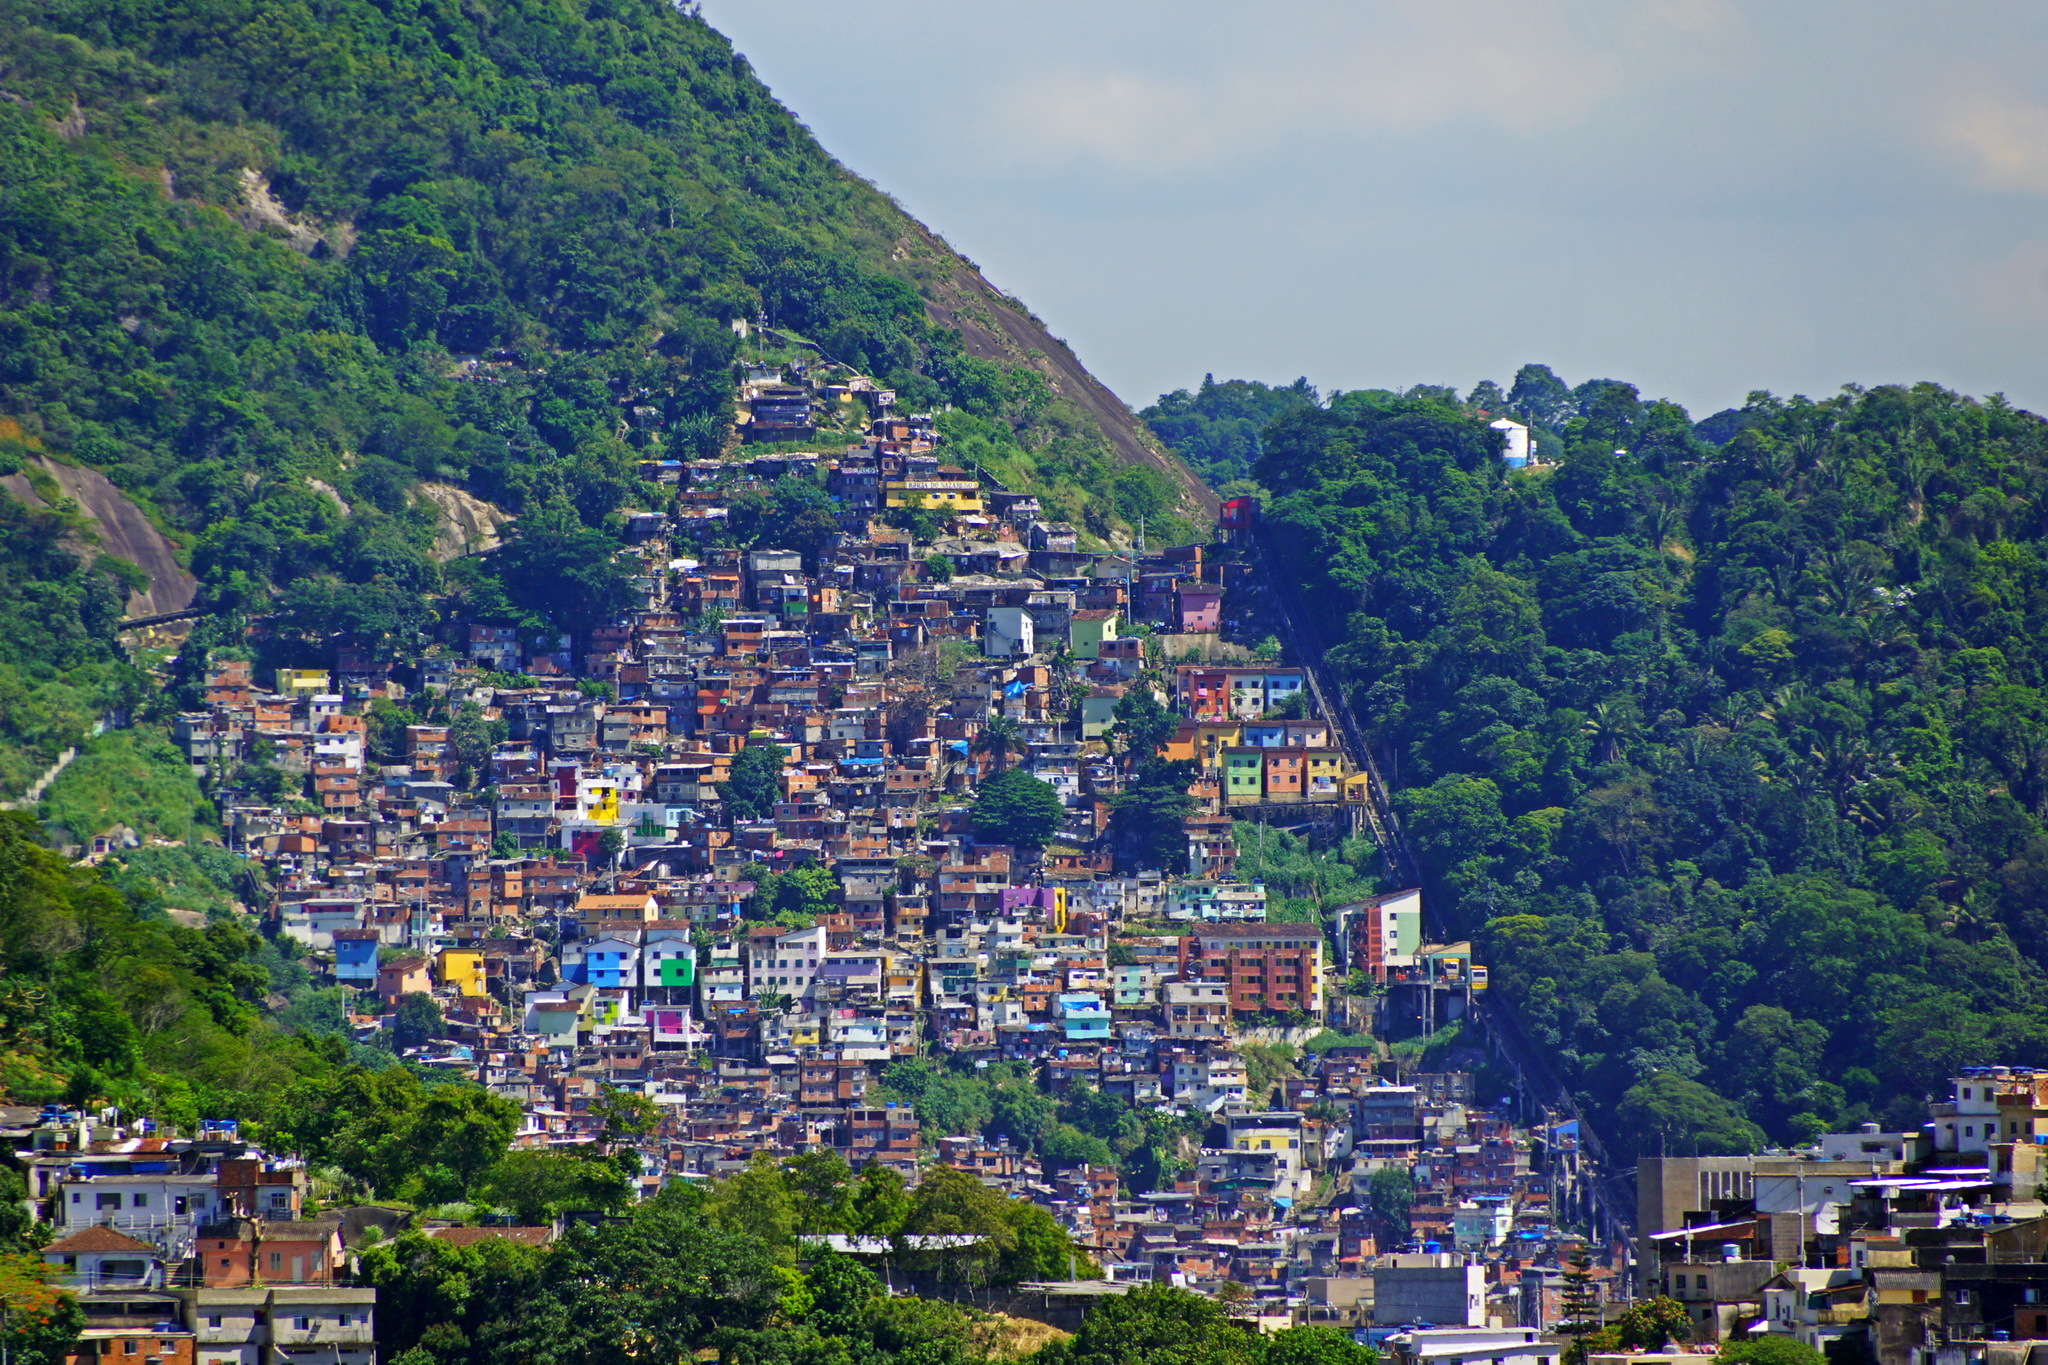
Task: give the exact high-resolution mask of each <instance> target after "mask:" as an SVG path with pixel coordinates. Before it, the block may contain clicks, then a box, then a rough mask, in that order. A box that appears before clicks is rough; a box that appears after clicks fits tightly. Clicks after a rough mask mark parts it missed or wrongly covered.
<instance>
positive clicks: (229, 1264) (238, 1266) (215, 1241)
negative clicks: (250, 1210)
mask: <svg viewBox="0 0 2048 1365" xmlns="http://www.w3.org/2000/svg"><path fill="white" fill-rule="evenodd" d="M232 1226H234V1230H235V1232H234V1235H233V1236H231V1237H230V1236H219V1237H215V1236H201V1237H199V1238H197V1239H195V1240H194V1242H193V1244H192V1254H193V1255H194V1256H195V1257H197V1258H198V1260H199V1274H200V1282H201V1283H202V1284H204V1285H205V1286H206V1287H207V1288H208V1289H236V1288H239V1287H241V1286H242V1285H245V1284H249V1283H251V1282H252V1281H253V1280H254V1279H255V1278H256V1276H255V1259H256V1238H255V1236H254V1234H253V1232H252V1231H250V1230H249V1228H248V1225H247V1224H238V1225H232ZM216 1229H218V1230H220V1231H222V1232H225V1231H226V1228H225V1227H224V1226H223V1225H221V1224H213V1225H211V1226H209V1227H208V1228H207V1232H208V1233H211V1232H213V1231H215V1230H216Z"/></svg>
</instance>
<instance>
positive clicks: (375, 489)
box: [0, 0, 1181, 789]
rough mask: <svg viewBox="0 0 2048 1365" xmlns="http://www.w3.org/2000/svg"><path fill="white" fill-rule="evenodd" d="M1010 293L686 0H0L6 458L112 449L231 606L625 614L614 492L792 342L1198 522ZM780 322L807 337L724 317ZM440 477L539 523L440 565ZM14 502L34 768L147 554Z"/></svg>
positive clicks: (977, 444)
mask: <svg viewBox="0 0 2048 1365" xmlns="http://www.w3.org/2000/svg"><path fill="white" fill-rule="evenodd" d="M977 291H979V292H977ZM1000 308H1010V311H1011V312H1013V313H1016V314H1017V316H1016V317H1015V318H1013V319H1011V321H1012V322H1015V323H1016V324H1017V327H1021V328H1023V329H1024V330H1025V331H1026V332H1029V331H1030V329H1032V328H1036V327H1037V324H1036V322H1035V320H1030V319H1028V318H1027V317H1026V316H1025V315H1023V314H1021V312H1018V310H1016V309H1015V308H1011V307H1010V305H1009V304H1007V303H1005V302H1003V301H1001V300H1000V296H997V295H995V294H994V293H993V291H990V290H988V289H987V288H986V286H985V285H982V284H981V283H980V282H979V280H978V277H976V276H975V275H974V274H973V271H972V268H971V267H970V266H968V265H967V264H966V263H965V262H962V261H961V260H960V259H959V258H958V257H957V256H955V255H953V254H952V253H951V252H950V251H949V250H947V249H946V248H945V247H944V245H943V244H942V243H939V242H938V241H937V239H935V238H933V237H932V236H931V235H930V234H929V233H927V232H925V231H924V230H923V229H922V228H920V227H919V226H918V225H917V224H916V223H914V222H913V221H912V220H910V219H909V218H908V217H907V216H906V215H904V214H903V213H902V211H901V210H900V209H898V208H897V207H896V206H895V205H894V204H893V203H891V202H890V201H889V200H888V199H887V198H886V197H885V196H883V195H882V194H881V193H879V192H878V191H877V190H875V189H874V188H873V187H872V186H870V185H868V184H867V183H865V182H864V181H861V180H859V179H858V178H856V177H854V176H853V175H851V174H850V173H848V172H847V171H846V170H845V169H844V168H843V167H841V166H840V165H839V164H838V163H836V162H835V161H833V160H832V159H831V158H830V157H829V156H828V155H827V154H826V153H825V152H824V151H823V150H822V149H821V148H820V147H819V146H818V145H817V143H816V142H815V140H814V139H813V138H812V137H811V136H810V135H809V133H808V132H807V131H806V130H805V129H804V128H803V127H802V126H801V125H800V124H798V123H797V122H796V120H795V119H794V118H793V117H792V116H791V115H790V113H789V112H788V111H787V110H786V109H784V108H783V107H782V106H781V105H780V104H778V103H777V102H776V101H775V100H774V99H773V98H772V97H771V96H770V94H769V93H768V91H767V90H766V89H765V88H764V87H763V86H762V85H761V83H760V82H759V81H758V80H757V79H756V78H755V77H754V75H753V73H752V71H751V69H750V68H749V67H748V65H747V63H746V61H745V59H744V58H743V57H741V56H739V55H738V54H737V53H735V52H734V51H733V50H732V48H731V46H730V44H729V43H727V42H726V40H725V39H724V38H723V37H721V36H720V35H719V34H717V33H716V32H714V31H713V30H712V29H711V28H710V27H708V26H707V25H706V24H705V23H704V22H703V21H702V20H701V19H698V18H697V17H695V16H694V14H693V13H690V12H686V11H685V10H684V9H679V8H677V7H675V6H671V5H667V4H662V3H659V2H658V0H623V2H621V3H604V4H597V5H592V6H589V7H581V6H565V5H557V4H550V3H546V2H545V0H510V2H509V3H504V4H497V5H492V6H468V7H464V6H458V5H452V4H448V3H429V4H426V5H424V6H410V5H409V6H402V7H398V8H395V9H394V8H391V7H388V6H377V5H373V4H368V3H362V2H361V0H320V2H319V3H316V4H314V5H312V6H310V7H309V6H306V5H287V4H283V3H279V0H222V3H214V4H208V5H204V6H198V7H192V6H181V5H172V4H158V3H148V2H147V0H145V2H144V3H126V2H125V0H56V2H55V3H43V2H41V0H0V475H6V474H14V473H26V474H27V475H28V476H29V477H30V479H31V481H32V482H33V480H34V479H35V478H36V477H38V475H40V477H41V478H43V479H44V480H46V481H47V478H48V476H47V474H42V473H41V472H40V470H39V469H38V468H37V466H36V465H35V463H34V461H35V459H37V458H49V459H54V460H60V461H66V460H68V461H75V462H80V463H84V464H87V465H90V466H92V467H94V468H96V469H99V470H101V471H102V472H104V473H105V474H107V475H108V477H110V478H111V479H112V480H113V481H114V483H115V484H116V485H117V486H118V487H119V488H121V489H122V490H124V491H125V492H126V493H127V494H128V495H129V496H130V497H132V498H133V499H135V500H136V501H137V502H138V503H139V504H140V505H141V506H142V507H143V508H144V509H145V511H146V512H147V513H148V514H149V515H150V517H151V518H152V519H153V520H154V521H155V522H156V523H157V525H158V526H159V527H160V528H161V529H162V530H163V531H164V532H165V533H166V534H168V535H169V536H170V537H171V538H172V539H173V540H174V541H175V542H176V543H177V545H178V546H179V547H180V549H181V552H182V553H186V554H189V557H190V562H191V566H192V568H193V570H194V572H195V573H196V574H197V575H198V577H199V579H200V580H201V591H202V600H203V601H204V602H206V603H209V604H212V605H215V606H219V607H224V608H229V609H234V610H240V611H255V610H277V611H280V612H281V613H282V615H281V618H280V619H281V621H282V623H283V624H284V625H285V626H287V627H288V628H291V629H296V630H298V631H301V632H303V633H304V634H306V635H308V636H317V637H326V636H330V635H332V634H334V633H337V632H339V633H342V634H345V635H349V636H353V637H356V638H357V639H358V640H360V641H362V642H364V643H370V644H378V643H383V644H387V645H388V644H391V643H394V642H400V641H404V640H406V639H408V638H415V637H417V636H418V635H419V633H420V632H421V631H423V630H424V629H426V628H427V627H429V626H430V625H431V624H432V622H433V619H434V616H435V615H436V614H437V613H445V612H448V611H464V612H468V613H470V614H472V615H475V616H481V617H487V618H490V619H494V620H500V621H505V622H508V623H512V622H521V623H526V624H532V625H535V626H539V625H542V624H551V625H554V626H567V627H570V628H575V627H578V626H581V625H585V624H588V622H589V621H590V620H592V619H595V618H596V617H599V616H602V615H604V614H606V613H607V612H609V611H611V610H615V609H616V607H617V605H618V603H619V602H620V601H621V600H623V596H624V589H623V586H622V583H621V575H620V574H618V573H616V572H612V571H611V570H610V568H609V553H610V552H611V551H612V550H614V549H616V548H617V544H618V541H617V538H616V535H615V531H616V528H617V518H618V513H619V512H620V511H621V510H622V509H626V508H629V507H648V506H659V505H661V503H660V499H661V498H662V497H663V494H662V493H661V492H660V490H659V489H657V488H655V487H653V486H650V485H645V484H642V483H641V482H640V481H639V479H638V477H637V474H636V463H637V461H639V460H641V459H645V458H648V457H650V456H656V455H665V456H690V457H695V456H705V455H715V454H718V453H720V452H722V451H724V450H726V449H728V448H729V447H730V442H731V418H732V415H733V408H732V398H733V390H734V383H735V375H736V363H737V362H739V361H741V360H745V359H757V358H760V357H761V356H764V355H765V356H766V357H767V358H768V359H769V360H771V361H774V360H778V359H790V358H796V357H799V356H803V355H814V354H815V351H804V350H792V349H789V345H790V338H796V339H798V340H802V341H807V342H808V343H810V344H812V345H813V346H814V347H816V348H821V349H822V351H823V352H824V353H825V354H827V355H829V356H832V357H834V358H837V359H839V360H841V361H844V362H846V363H848V364H851V365H854V366H856V367H859V368H861V369H863V370H865V371H868V372H871V373H873V374H874V375H876V376H877V377H879V378H880V379H882V380H884V381H886V382H887V383H889V384H890V385H893V386H894V388H895V389H896V390H897V392H898V393H899V395H900V397H901V400H902V403H903V405H904V406H905V407H907V408H910V409H912V410H916V409H944V413H943V416H942V419H941V420H942V425H943V427H944V429H945V431H946V433H947V435H948V437H949V438H950V439H951V440H952V441H953V442H954V444H955V446H956V449H957V454H958V457H959V458H961V459H962V460H966V461H973V462H979V463H981V464H982V465H983V466H984V467H985V468H988V469H990V470H992V471H994V472H997V473H999V474H1000V475H1002V476H1003V477H1005V478H1006V479H1007V480H1009V481H1010V482H1011V483H1012V484H1013V485H1014V486H1020V487H1026V488H1032V489H1036V490H1038V491H1040V492H1041V493H1042V495H1043V496H1044V499H1045V502H1046V504H1047V506H1048V508H1049V510H1051V511H1052V512H1053V513H1054V514H1055V515H1057V516H1061V517H1064V518H1066V519H1069V520H1072V521H1074V522H1075V523H1077V524H1079V525H1081V526H1083V527H1084V528H1085V529H1086V530H1087V531H1088V532H1089V533H1091V534H1093V535H1095V536H1098V537H1102V538H1109V537H1112V536H1115V535H1118V534H1121V533H1122V531H1123V529H1124V528H1125V527H1126V526H1127V525H1128V524H1129V523H1130V522H1132V521H1135V520H1136V519H1137V518H1138V517H1140V516H1149V517H1152V518H1153V519H1154V524H1155V525H1157V524H1159V522H1160V521H1161V519H1165V520H1167V521H1169V522H1170V521H1171V520H1172V518H1173V515H1174V513H1173V508H1174V507H1175V505H1176V499H1177V498H1179V497H1180V496H1181V495H1180V493H1179V491H1178V490H1177V489H1176V488H1175V487H1174V486H1173V484H1172V482H1171V481H1170V480H1169V479H1167V478H1165V477H1164V476H1162V475H1161V474H1160V473H1159V471H1158V470H1157V469H1155V468H1152V467H1150V466H1147V465H1143V464H1138V463H1128V462H1120V461H1119V460H1118V459H1117V458H1116V457H1115V456H1114V454H1113V443H1112V442H1111V441H1110V440H1109V439H1107V437H1106V435H1105V428H1104V427H1103V426H1102V425H1101V422H1100V421H1098V419H1097V418H1096V417H1094V416H1091V415H1090V413H1089V411H1087V410H1085V409H1084V408H1083V407H1082V406H1079V405H1077V403H1076V402H1075V401H1074V399H1073V398H1072V396H1071V395H1070V394H1067V393H1065V392H1063V391H1056V388H1057V385H1058V382H1059V381H1058V373H1059V371H1058V369H1057V367H1056V366H1053V365H1052V364H1051V362H1050V361H1048V360H1047V359H1046V356H1045V354H1044V353H1043V352H1040V351H1036V350H1027V351H1024V352H1022V353H1019V354H1014V355H1012V354H1007V353H999V354H994V355H993V358H990V356H987V355H976V354H970V352H969V349H968V347H967V346H966V344H965V343H964V341H963V333H962V332H961V331H960V330H959V329H957V328H955V327H952V326H941V325H939V324H938V323H936V322H934V321H933V318H934V317H938V316H944V317H947V318H959V319H963V325H966V323H968V322H972V323H974V324H975V326H976V335H977V336H980V337H983V338H986V337H989V336H992V335H998V334H1001V333H1002V332H1003V329H1002V328H1001V327H998V326H995V325H994V323H995V320H994V318H993V314H992V312H991V310H993V309H1000ZM763 318H765V319H766V320H767V321H768V322H769V323H770V324H772V326H773V327H774V328H775V329H777V338H778V341H777V343H776V345H778V346H780V347H781V349H779V350H778V349H774V348H773V347H771V348H770V349H768V350H766V351H764V350H762V349H761V346H762V343H760V342H759V341H758V339H757V340H755V341H753V342H750V343H742V341H741V339H740V338H739V337H738V336H736V335H735V333H734V331H733V329H732V327H731V326H730V325H729V324H731V323H733V322H734V321H737V320H746V321H749V322H752V321H756V320H760V319H763ZM1012 330H1013V331H1014V330H1016V329H1015V328H1013V329H1012ZM1047 345H1048V346H1049V347H1050V346H1053V345H1054V343H1052V342H1050V340H1049V339H1048V341H1047ZM980 349H982V350H983V351H985V352H987V351H990V347H989V346H988V345H982V346H981V348H980ZM477 356H481V357H483V358H484V362H485V363H481V364H477V365H471V364H469V363H467V360H466V358H467V357H477ZM1069 359H1070V357H1069ZM1049 376H1051V377H1050V378H1049ZM1069 387H1071V385H1070V386H1069ZM1133 430H1135V428H1133ZM427 481H432V482H437V483H443V484H450V485H454V486H457V487H459V488H461V489H463V490H465V491H466V492H468V493H469V494H471V495H473V496H476V497H478V498H482V499H485V500H488V501H491V502H493V503H495V504H496V505H498V506H499V507H501V508H503V509H504V510H506V511H509V512H512V513H515V514H517V515H518V517H519V522H518V529H517V532H516V534H515V537H514V541H513V544H512V545H511V546H510V547H508V548H507V549H506V550H505V551H504V552H503V553H502V554H499V555H497V556H494V557H491V558H487V559H481V560H462V561H458V562H456V563H453V564H444V563H443V562H441V561H440V560H439V559H438V558H437V557H436V556H435V555H434V554H433V553H432V552H431V550H432V545H433V540H434V533H435V530H436V527H437V524H438V520H437V514H436V513H435V511H434V510H433V508H432V507H430V506H429V505H427V504H426V503H425V502H423V501H422V500H421V499H420V498H419V497H418V496H417V493H416V490H417V488H418V486H419V485H420V484H421V483H422V482H427ZM0 519H4V521H5V534H0V542H4V543H5V545H6V550H5V552H4V557H0V584H4V586H5V587H6V588H7V591H6V592H5V593H4V594H0V596H5V597H6V598H7V599H8V601H7V603H6V605H5V607H4V608H0V610H5V611H7V612H9V613H24V612H25V613H32V614H34V615H35V617H36V619H39V620H43V621H47V622H49V623H50V624H51V626H52V627H53V628H52V629H50V630H48V631H43V632H38V631H25V632H7V633H6V634H7V636H8V639H9V643H8V644H7V645H6V646H5V647H4V649H0V703H4V706H0V731H4V733H0V780H4V782H5V783H6V785H7V786H8V787H10V788H13V789H18V788H19V786H21V785H25V783H26V781H27V780H28V778H29V776H31V775H32V773H33V772H34V771H35V770H37V769H39V768H40V767H41V765H42V764H44V763H46V762H47V761H48V759H49V758H50V757H51V756H52V755H53V754H54V753H55V752H56V750H57V749H58V748H61V747H62V745H63V743H65V742H68V741H69V740H70V739H72V738H75V737H76V736H77V734H79V733H80V732H81V730H82V725H83V721H84V720H85V719H86V718H89V717H91V716H94V715H97V714H100V713H103V712H105V711H106V710H109V709H112V708H113V707H115V706H118V705H119V704H120V702H121V698H122V696H123V695H124V688H131V686H132V682H133V680H132V678H130V677H128V676H127V675H126V674H123V673H121V672H120V670H119V669H118V664H119V662H120V661H119V659H118V655H117V652H116V651H115V650H114V648H113V637H112V629H111V628H112V626H113V624H114V622H115V621H116V620H117V619H118V617H119V614H120V613H119V611H118V605H119V600H120V598H121V596H122V590H123V589H125V587H128V586H133V584H132V582H131V580H132V578H133V568H132V566H125V565H124V564H123V563H121V562H120V561H117V560H115V559H113V558H111V557H110V556H107V555H104V554H100V553H97V552H96V551H95V549H94V547H93V546H92V544H91V541H90V535H89V532H88V533H84V534H79V533H77V532H78V531H79V527H78V526H76V525H74V526H73V527H72V528H71V529H72V530H73V532H74V533H73V534H71V535H69V536H68V537H67V536H65V535H64V532H65V530H66V526H65V524H64V523H63V518H62V517H61V516H58V515H57V514H54V513H53V514H51V515H50V516H45V517H38V516H36V515H35V514H34V513H33V512H31V511H30V510H28V509H27V508H25V507H24V506H23V505H22V504H20V503H19V502H18V501H16V500H12V499H8V498H6V496H5V495H4V494H0ZM565 564H568V565H574V566H577V570H578V571H577V575H576V581H575V584H574V586H575V587H576V588H577V591H575V592H573V593H567V594H563V593H558V592H556V591H555V589H557V587H558V586H559V584H560V575H559V573H558V570H559V568H560V567H561V566H563V565H565ZM10 619H12V618H11V617H10Z"/></svg>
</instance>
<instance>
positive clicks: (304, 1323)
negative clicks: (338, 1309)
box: [292, 1318, 313, 1332]
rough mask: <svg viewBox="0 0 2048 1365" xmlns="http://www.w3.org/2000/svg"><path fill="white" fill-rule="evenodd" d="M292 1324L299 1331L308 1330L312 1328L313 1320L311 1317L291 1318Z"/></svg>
mask: <svg viewBox="0 0 2048 1365" xmlns="http://www.w3.org/2000/svg"><path fill="white" fill-rule="evenodd" d="M292 1326H293V1327H295V1328H297V1329H298V1330H299V1331H301V1332H310V1331H312V1330H313V1320H312V1319H311V1318H293V1319H292Z"/></svg>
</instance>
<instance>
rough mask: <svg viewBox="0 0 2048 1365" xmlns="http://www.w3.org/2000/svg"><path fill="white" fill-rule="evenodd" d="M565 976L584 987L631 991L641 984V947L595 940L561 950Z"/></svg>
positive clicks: (622, 942) (570, 945)
mask: <svg viewBox="0 0 2048 1365" xmlns="http://www.w3.org/2000/svg"><path fill="white" fill-rule="evenodd" d="M562 976H563V977H564V978H565V979H567V980H569V981H573V982H576V983H578V984H579V985H585V986H598V987H601V988H612V989H629V988H632V987H635V986H638V985H639V984H640V945H639V944H637V943H629V942H628V941H626V940H625V939H622V938H596V939H591V940H589V941H588V942H585V943H578V944H565V945H564V946H563V948H562Z"/></svg>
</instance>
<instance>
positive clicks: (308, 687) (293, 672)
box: [276, 668, 333, 696]
mask: <svg viewBox="0 0 2048 1365" xmlns="http://www.w3.org/2000/svg"><path fill="white" fill-rule="evenodd" d="M276 690H277V691H279V692H282V693H284V694H285V695H286V696H298V695H299V694H301V693H304V692H314V693H319V692H330V691H332V690H333V689H332V688H330V687H329V686H328V685H327V670H326V669H324V668H280V669H278V670H277V689H276Z"/></svg>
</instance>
